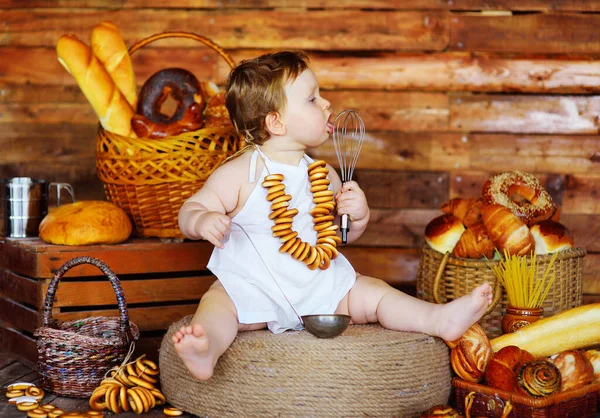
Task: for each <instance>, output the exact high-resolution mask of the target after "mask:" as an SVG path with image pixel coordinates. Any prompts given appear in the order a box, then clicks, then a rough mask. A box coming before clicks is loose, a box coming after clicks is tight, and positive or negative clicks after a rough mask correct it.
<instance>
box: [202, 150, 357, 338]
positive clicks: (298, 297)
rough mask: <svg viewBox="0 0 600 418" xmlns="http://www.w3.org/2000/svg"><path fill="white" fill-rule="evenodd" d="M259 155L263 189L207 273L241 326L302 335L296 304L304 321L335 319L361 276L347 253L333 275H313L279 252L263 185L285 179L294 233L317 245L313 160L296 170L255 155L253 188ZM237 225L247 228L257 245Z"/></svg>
mask: <svg viewBox="0 0 600 418" xmlns="http://www.w3.org/2000/svg"><path fill="white" fill-rule="evenodd" d="M259 153H260V155H261V156H262V158H263V160H264V161H265V167H264V168H263V171H262V173H261V174H260V177H259V178H258V179H257V180H258V181H257V185H256V187H255V188H254V190H253V191H252V193H251V194H250V197H249V198H248V200H247V201H246V204H245V205H244V207H243V208H242V209H241V210H240V212H238V214H237V215H235V216H234V217H233V219H232V226H231V233H230V235H229V237H228V238H227V239H226V240H225V241H224V242H223V244H224V246H225V248H223V249H219V248H217V247H215V249H214V250H213V253H212V255H211V258H210V260H209V262H208V266H207V267H208V268H209V269H210V270H211V271H212V272H213V274H214V275H215V276H217V278H218V279H219V281H220V282H221V284H222V285H223V287H224V288H225V290H226V291H227V294H228V295H229V296H230V297H231V299H232V300H233V303H234V304H235V307H236V309H237V311H238V321H239V322H240V323H242V324H254V323H260V322H266V323H267V326H268V327H269V329H270V330H271V331H272V332H274V333H280V332H283V331H285V330H287V329H294V330H299V329H302V325H301V323H300V320H299V319H298V317H297V316H296V314H295V313H294V311H293V310H292V308H291V306H290V302H291V303H292V304H293V305H294V308H296V310H297V311H298V313H299V314H300V315H301V316H302V315H309V314H332V313H334V312H335V310H336V308H337V306H338V304H339V303H340V301H341V300H342V299H343V297H344V296H345V295H346V294H347V293H348V291H349V290H350V288H352V286H353V285H354V282H355V281H356V272H355V271H354V268H353V267H352V265H351V264H350V262H349V261H348V260H347V259H346V258H345V257H344V256H343V255H342V254H341V253H340V254H339V256H338V257H337V258H336V259H335V260H331V264H330V266H329V268H328V269H327V270H320V269H315V270H310V269H309V268H308V267H307V266H306V264H304V263H303V262H301V261H298V260H295V259H294V258H292V256H291V255H290V254H288V253H280V252H279V248H280V247H281V245H282V244H281V242H280V240H279V238H277V237H273V236H272V235H271V227H272V226H273V221H272V220H270V219H269V214H270V213H271V209H270V203H269V202H268V201H267V199H266V196H267V190H266V189H265V188H264V187H262V186H261V185H260V183H262V181H263V178H264V177H265V176H266V175H267V174H283V175H284V177H285V179H284V180H283V183H284V184H285V190H286V193H288V194H291V195H292V200H291V201H290V205H289V208H297V209H298V214H297V215H296V216H295V217H294V221H293V226H292V229H293V230H294V231H297V232H298V238H301V239H302V240H303V241H306V242H308V243H309V244H311V245H315V244H316V241H317V233H316V232H315V231H314V230H313V225H314V224H313V218H312V216H311V215H310V213H309V212H310V210H311V209H312V207H313V206H314V204H313V202H312V193H311V192H310V182H309V181H308V172H307V167H308V164H310V163H311V162H312V160H311V159H310V157H308V156H306V155H305V158H303V159H302V160H301V161H300V164H299V165H298V166H297V167H296V166H292V165H288V164H281V163H276V162H273V161H271V160H269V158H268V157H267V156H266V155H265V154H264V153H263V152H262V151H260V150H258V151H254V154H253V155H252V158H251V162H250V170H249V182H250V183H252V182H254V174H255V172H256V159H257V157H258V155H259ZM267 169H268V170H267ZM237 224H239V225H241V226H242V228H243V229H244V231H246V233H247V234H248V235H249V236H250V238H251V240H252V242H250V240H248V237H247V236H246V234H245V233H244V231H242V230H241V229H240V226H239V225H237ZM253 244H254V245H253ZM255 247H256V248H255ZM257 250H258V251H260V254H261V256H262V259H263V260H264V262H263V260H261V258H260V257H259V255H258V254H257ZM265 263H266V265H267V266H268V270H267V266H265ZM269 271H270V272H271V274H273V275H274V276H275V279H276V280H277V283H276V282H275V280H274V279H273V278H272V277H271V274H269ZM277 284H279V287H281V290H280V289H279V287H278V286H277ZM282 291H283V293H285V297H284V295H283V294H282ZM286 297H287V299H288V300H289V302H288V301H287V300H286Z"/></svg>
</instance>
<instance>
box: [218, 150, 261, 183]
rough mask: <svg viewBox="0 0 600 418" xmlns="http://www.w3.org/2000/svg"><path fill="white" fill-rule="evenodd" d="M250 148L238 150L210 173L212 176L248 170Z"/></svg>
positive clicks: (236, 174)
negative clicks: (242, 150) (238, 151)
mask: <svg viewBox="0 0 600 418" xmlns="http://www.w3.org/2000/svg"><path fill="white" fill-rule="evenodd" d="M252 152H253V151H252V150H248V151H244V152H240V153H238V154H237V155H235V156H233V157H231V158H230V159H229V160H227V161H225V162H224V163H223V164H221V165H220V166H219V167H218V168H217V169H216V170H215V171H214V172H213V174H212V175H211V176H212V177H222V176H227V177H229V176H236V177H237V176H238V175H241V174H243V173H247V172H248V167H249V165H250V158H252Z"/></svg>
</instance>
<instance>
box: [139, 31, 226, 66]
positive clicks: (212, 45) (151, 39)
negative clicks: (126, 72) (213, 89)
mask: <svg viewBox="0 0 600 418" xmlns="http://www.w3.org/2000/svg"><path fill="white" fill-rule="evenodd" d="M165 38H189V39H193V40H195V41H198V42H202V43H203V44H204V45H206V46H208V47H210V48H212V49H214V50H215V51H217V52H218V53H219V55H220V56H221V57H222V58H223V59H224V60H225V62H227V64H229V67H231V68H233V67H234V66H235V62H234V61H233V59H232V58H231V57H230V56H229V54H228V53H227V52H225V50H224V49H223V48H221V47H220V46H219V45H217V44H216V43H214V42H213V41H212V40H211V39H209V38H207V37H205V36H202V35H197V34H195V33H192V32H162V33H157V34H155V35H152V36H149V37H148V38H145V39H142V40H141V41H139V42H136V43H135V44H133V45H132V46H131V47H130V48H129V54H130V55H131V54H133V53H134V52H135V51H137V50H138V49H140V48H142V47H144V46H146V45H148V44H149V43H152V42H154V41H158V40H159V39H165Z"/></svg>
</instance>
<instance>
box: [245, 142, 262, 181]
mask: <svg viewBox="0 0 600 418" xmlns="http://www.w3.org/2000/svg"><path fill="white" fill-rule="evenodd" d="M257 150H258V148H257ZM258 152H260V150H259V151H258ZM258 152H256V151H254V152H253V153H252V157H251V158H250V171H249V172H248V183H254V178H255V176H256V160H257V159H258Z"/></svg>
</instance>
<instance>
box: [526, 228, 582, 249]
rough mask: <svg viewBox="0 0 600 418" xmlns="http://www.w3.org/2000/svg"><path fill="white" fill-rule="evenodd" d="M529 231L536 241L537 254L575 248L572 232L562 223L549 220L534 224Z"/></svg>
mask: <svg viewBox="0 0 600 418" xmlns="http://www.w3.org/2000/svg"><path fill="white" fill-rule="evenodd" d="M529 232H530V233H531V236H532V237H533V240H534V241H535V253H536V254H550V253H555V252H558V251H563V250H568V249H569V248H573V245H574V243H575V242H574V240H573V235H571V232H570V231H569V230H568V229H567V228H566V227H565V226H564V225H563V224H561V223H559V222H555V221H551V220H547V221H542V222H540V223H537V224H535V225H533V226H532V227H531V228H529Z"/></svg>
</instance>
